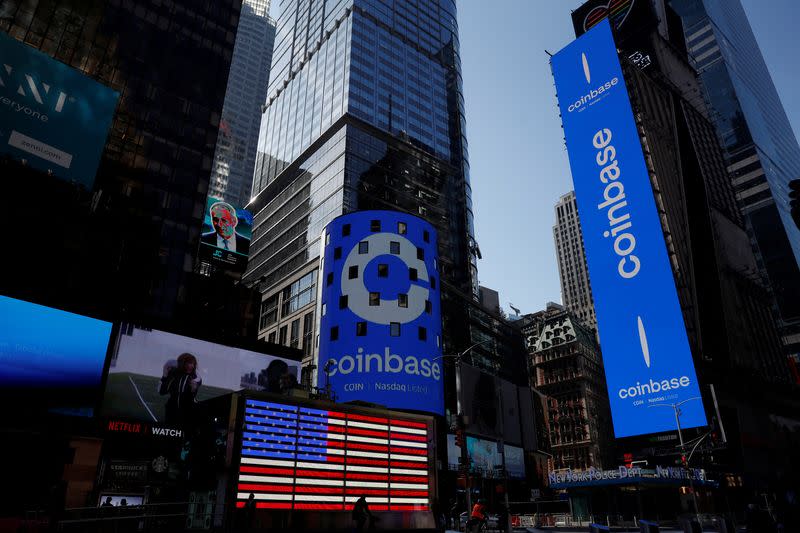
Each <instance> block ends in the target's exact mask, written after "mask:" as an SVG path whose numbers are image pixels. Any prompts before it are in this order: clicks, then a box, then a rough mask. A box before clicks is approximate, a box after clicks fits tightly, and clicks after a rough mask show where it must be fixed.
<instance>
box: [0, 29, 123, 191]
mask: <svg viewBox="0 0 800 533" xmlns="http://www.w3.org/2000/svg"><path fill="white" fill-rule="evenodd" d="M0 56H2V64H3V65H2V68H0V153H6V154H9V155H11V156H12V157H14V158H16V159H24V160H26V161H28V164H30V165H31V166H32V167H34V168H38V169H40V170H44V171H51V172H52V173H53V174H54V175H55V176H58V177H60V178H64V179H66V180H70V181H75V182H77V183H80V184H81V185H83V186H85V187H86V188H88V189H91V188H92V184H93V183H94V178H95V174H96V173H97V165H98V163H99V162H100V155H101V154H102V152H103V148H104V147H105V144H106V137H107V136H108V129H109V128H110V127H111V119H112V118H113V117H114V110H115V109H116V107H117V99H118V98H119V93H118V92H116V91H114V90H112V89H109V88H108V87H106V86H105V85H103V84H101V83H98V82H96V81H94V80H93V79H91V78H89V77H87V76H85V75H84V74H82V73H81V72H79V71H77V70H75V69H74V68H71V67H69V66H67V65H65V64H64V63H61V62H59V61H56V60H55V59H52V58H51V57H49V56H48V55H46V54H43V53H42V52H40V51H38V50H36V49H35V48H33V47H31V46H28V45H26V44H24V43H21V42H19V41H17V40H16V39H13V38H11V37H9V36H8V35H7V34H5V33H3V32H0Z"/></svg>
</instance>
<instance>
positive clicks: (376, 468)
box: [237, 399, 432, 511]
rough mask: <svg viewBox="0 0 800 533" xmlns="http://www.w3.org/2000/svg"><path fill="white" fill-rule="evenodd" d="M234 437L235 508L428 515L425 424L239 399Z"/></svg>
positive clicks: (428, 479)
mask: <svg viewBox="0 0 800 533" xmlns="http://www.w3.org/2000/svg"><path fill="white" fill-rule="evenodd" d="M242 433H243V435H242V450H241V464H240V467H239V480H238V488H237V506H238V507H243V506H244V503H245V501H247V499H248V497H249V496H250V494H251V493H252V494H254V495H255V500H256V507H257V508H259V509H295V510H330V511H344V510H350V509H352V508H353V504H354V503H355V501H356V500H357V499H358V498H359V497H361V496H365V497H366V499H367V502H368V504H369V507H370V510H373V511H427V510H429V509H430V498H431V486H432V480H431V477H430V472H431V470H432V469H431V464H430V460H431V458H430V457H429V452H428V438H429V434H430V433H431V431H430V428H429V427H428V424H426V423H425V422H421V421H413V420H405V419H399V418H384V417H378V416H366V415H363V414H356V413H350V412H347V410H342V411H341V412H340V411H327V410H320V409H312V408H309V407H303V406H297V405H288V404H280V403H273V402H265V401H259V400H254V399H247V400H246V403H245V417H244V422H243V432H242Z"/></svg>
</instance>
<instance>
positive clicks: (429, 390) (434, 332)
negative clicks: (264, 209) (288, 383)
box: [317, 211, 444, 413]
mask: <svg viewBox="0 0 800 533" xmlns="http://www.w3.org/2000/svg"><path fill="white" fill-rule="evenodd" d="M324 235H325V245H324V248H323V252H322V276H321V278H320V286H321V289H320V298H319V300H320V304H319V316H320V322H319V334H320V336H319V357H318V361H317V368H318V369H319V370H318V371H317V377H318V386H320V387H326V386H330V388H331V390H332V391H333V392H334V393H335V394H336V395H337V398H338V399H339V400H340V401H352V400H361V401H367V402H372V403H378V404H381V405H385V406H387V407H394V408H403V409H415V410H420V411H428V412H433V413H442V412H443V411H444V401H443V389H442V366H441V360H440V359H441V354H442V339H441V335H442V322H441V303H440V299H439V294H440V291H441V285H440V283H439V278H438V273H437V256H438V248H437V241H436V230H435V228H434V227H433V226H432V225H431V224H430V223H428V222H427V221H425V220H423V219H421V218H418V217H416V216H414V215H410V214H408V213H401V212H395V211H359V212H354V213H349V214H346V215H342V216H340V217H337V218H336V219H334V220H333V221H332V222H331V223H330V224H328V226H327V227H326V229H325V232H324Z"/></svg>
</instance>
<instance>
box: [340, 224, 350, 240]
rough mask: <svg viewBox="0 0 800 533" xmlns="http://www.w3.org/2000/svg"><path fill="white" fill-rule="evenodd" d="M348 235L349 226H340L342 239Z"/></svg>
mask: <svg viewBox="0 0 800 533" xmlns="http://www.w3.org/2000/svg"><path fill="white" fill-rule="evenodd" d="M348 235H350V224H345V225H343V226H342V237H347V236H348Z"/></svg>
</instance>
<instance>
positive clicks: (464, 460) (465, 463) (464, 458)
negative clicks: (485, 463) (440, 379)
mask: <svg viewBox="0 0 800 533" xmlns="http://www.w3.org/2000/svg"><path fill="white" fill-rule="evenodd" d="M489 342H492V339H487V340H485V341H481V342H476V343H475V344H473V345H472V346H470V347H469V348H467V349H466V350H464V351H463V352H461V353H458V354H448V355H440V356H438V357H434V358H433V360H434V361H437V360H439V359H449V358H452V359H454V360H455V373H456V416H457V422H456V423H457V424H459V425H460V424H461V421H462V420H463V410H462V405H461V404H462V401H461V360H462V359H463V358H464V356H466V355H467V354H468V353H469V352H470V351H472V349H473V348H477V347H478V346H482V345H484V344H488V343H489ZM501 392H502V391H501ZM503 462H504V463H505V454H504V457H503ZM461 465H462V467H463V468H465V471H464V488H465V490H466V494H467V520H469V514H470V512H471V510H472V493H471V489H470V486H469V450H468V449H467V445H466V440H465V441H464V446H462V448H461ZM503 467H504V468H505V464H503ZM506 498H508V496H506Z"/></svg>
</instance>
